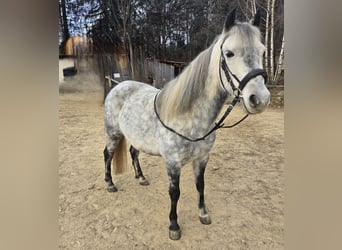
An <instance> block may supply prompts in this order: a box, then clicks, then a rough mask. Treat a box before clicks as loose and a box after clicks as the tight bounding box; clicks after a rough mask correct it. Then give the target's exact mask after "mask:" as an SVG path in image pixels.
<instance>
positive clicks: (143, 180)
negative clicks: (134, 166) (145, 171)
mask: <svg viewBox="0 0 342 250" xmlns="http://www.w3.org/2000/svg"><path fill="white" fill-rule="evenodd" d="M139 184H140V185H142V186H148V185H150V183H149V182H148V180H146V179H145V178H139Z"/></svg>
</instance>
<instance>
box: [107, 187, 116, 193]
mask: <svg viewBox="0 0 342 250" xmlns="http://www.w3.org/2000/svg"><path fill="white" fill-rule="evenodd" d="M107 191H108V192H110V193H114V192H117V191H118V189H117V188H116V187H115V186H114V185H113V186H108V187H107Z"/></svg>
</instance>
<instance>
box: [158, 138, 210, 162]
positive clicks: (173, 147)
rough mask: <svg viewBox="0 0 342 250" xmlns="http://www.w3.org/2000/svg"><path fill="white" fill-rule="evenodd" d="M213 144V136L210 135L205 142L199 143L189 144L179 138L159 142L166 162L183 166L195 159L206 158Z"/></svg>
mask: <svg viewBox="0 0 342 250" xmlns="http://www.w3.org/2000/svg"><path fill="white" fill-rule="evenodd" d="M177 137H178V136H177ZM214 142H215V135H214V134H213V135H210V136H209V137H208V138H206V140H203V141H199V142H189V141H186V140H184V139H182V138H180V137H178V138H175V137H174V136H172V137H171V138H167V139H164V140H163V141H162V142H161V147H160V151H161V154H162V156H163V157H164V158H165V159H166V160H170V161H175V162H179V163H181V164H182V165H184V164H186V163H188V162H190V161H193V160H195V159H199V158H203V157H205V156H207V155H208V154H209V152H210V150H211V149H212V147H213V145H214Z"/></svg>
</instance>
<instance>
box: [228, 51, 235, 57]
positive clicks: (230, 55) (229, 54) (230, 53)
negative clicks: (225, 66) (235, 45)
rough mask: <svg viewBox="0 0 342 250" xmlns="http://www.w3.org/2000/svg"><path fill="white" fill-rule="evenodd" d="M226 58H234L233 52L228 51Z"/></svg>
mask: <svg viewBox="0 0 342 250" xmlns="http://www.w3.org/2000/svg"><path fill="white" fill-rule="evenodd" d="M226 56H227V57H233V56H234V53H233V51H230V50H228V51H227V53H226Z"/></svg>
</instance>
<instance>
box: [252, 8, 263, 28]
mask: <svg viewBox="0 0 342 250" xmlns="http://www.w3.org/2000/svg"><path fill="white" fill-rule="evenodd" d="M260 20H261V16H260V10H259V9H258V10H257V12H256V13H255V15H254V17H253V19H252V20H251V21H252V25H254V26H256V27H259V26H260Z"/></svg>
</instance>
